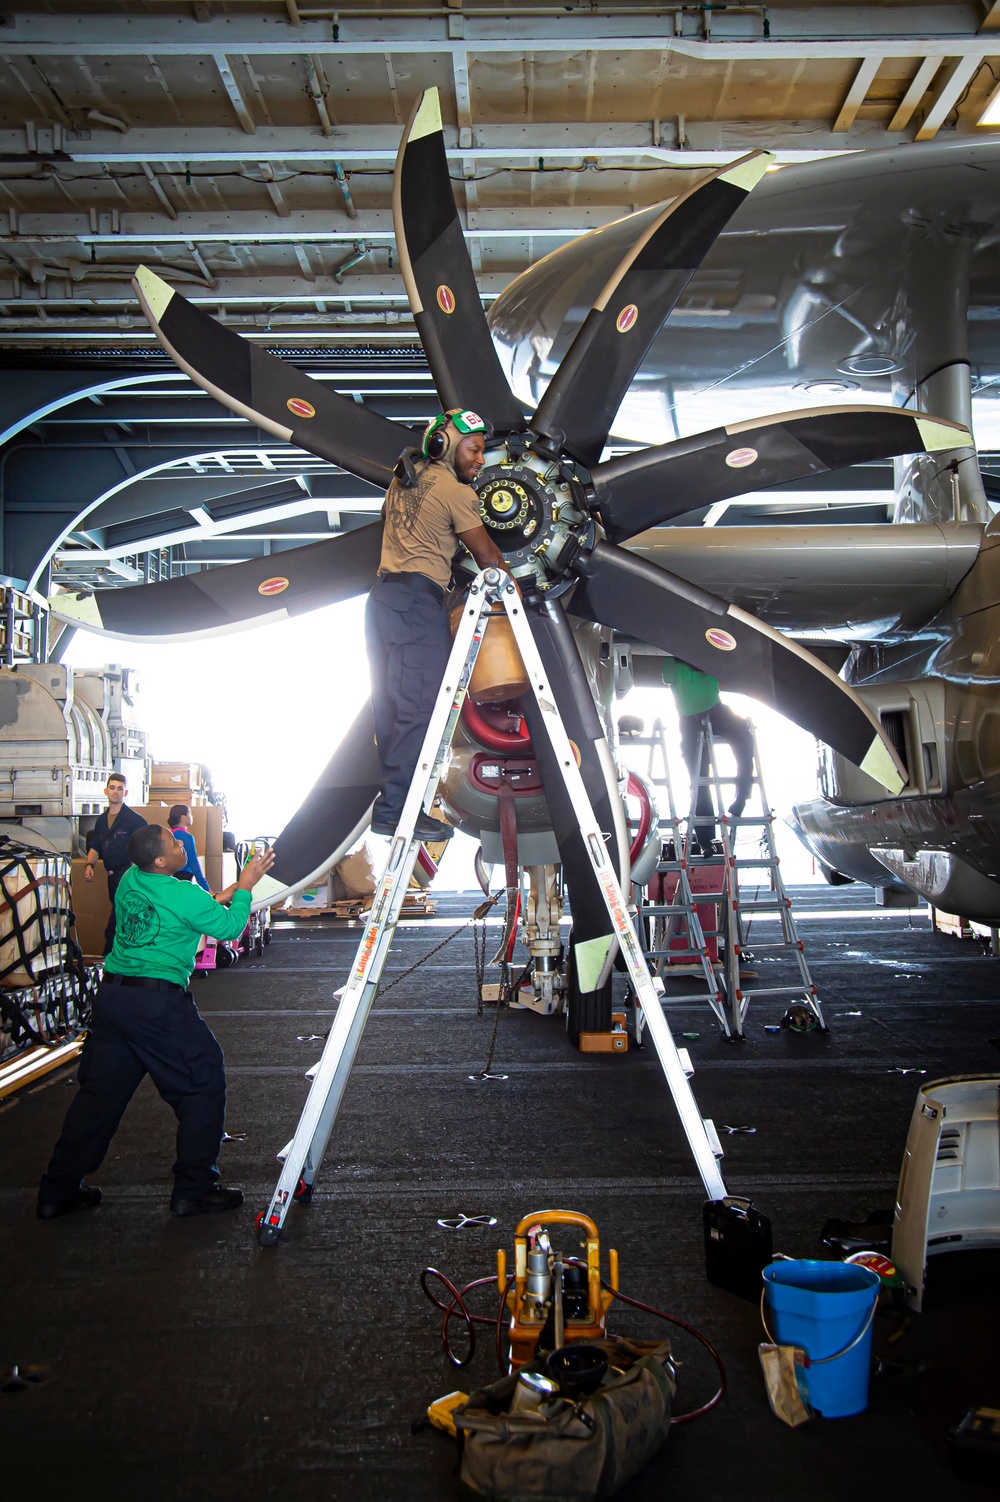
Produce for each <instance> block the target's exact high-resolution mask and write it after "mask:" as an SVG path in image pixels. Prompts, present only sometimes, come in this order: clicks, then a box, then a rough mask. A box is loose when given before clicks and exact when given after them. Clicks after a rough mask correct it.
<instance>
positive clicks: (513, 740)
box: [462, 699, 531, 754]
mask: <svg viewBox="0 0 1000 1502" xmlns="http://www.w3.org/2000/svg"><path fill="white" fill-rule="evenodd" d="M462 720H463V723H464V724H465V728H466V729H467V730H468V732H469V734H470V735H473V736H475V738H476V740H477V741H480V742H481V743H482V744H483V745H484V746H488V747H489V749H490V750H491V751H506V752H508V753H509V752H515V753H517V752H521V753H522V754H523V753H525V752H530V750H531V736H530V735H529V734H528V726H527V724H526V722H525V720H524V717H523V716H522V715H521V713H520V711H519V710H518V707H517V700H516V699H508V700H507V701H506V702H505V703H503V704H473V702H472V700H471V699H466V701H465V703H464V705H463V706H462Z"/></svg>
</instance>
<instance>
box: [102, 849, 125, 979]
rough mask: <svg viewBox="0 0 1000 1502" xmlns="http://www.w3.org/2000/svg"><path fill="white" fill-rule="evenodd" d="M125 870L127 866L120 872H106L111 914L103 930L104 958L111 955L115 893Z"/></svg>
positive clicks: (115, 921)
mask: <svg viewBox="0 0 1000 1502" xmlns="http://www.w3.org/2000/svg"><path fill="white" fill-rule="evenodd" d="M127 870H128V866H122V868H121V870H120V871H109V872H108V896H109V897H110V899H111V914H110V917H109V918H108V922H107V926H106V928H105V930H104V954H105V957H107V956H108V955H109V954H110V953H111V948H112V945H113V944H114V942H115V928H116V926H117V921H118V915H117V913H116V912H115V893H116V892H117V890H118V883H119V882H120V881H121V879H122V877H123V876H124V875H125V872H126V871H127Z"/></svg>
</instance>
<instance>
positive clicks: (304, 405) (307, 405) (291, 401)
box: [285, 396, 316, 417]
mask: <svg viewBox="0 0 1000 1502" xmlns="http://www.w3.org/2000/svg"><path fill="white" fill-rule="evenodd" d="M285 406H286V407H287V408H288V410H289V412H294V413H295V416H296V417H315V416H316V408H315V407H314V406H313V405H312V403H311V402H304V401H303V400H302V398H301V397H300V396H290V397H289V398H288V400H287V402H286V403H285Z"/></svg>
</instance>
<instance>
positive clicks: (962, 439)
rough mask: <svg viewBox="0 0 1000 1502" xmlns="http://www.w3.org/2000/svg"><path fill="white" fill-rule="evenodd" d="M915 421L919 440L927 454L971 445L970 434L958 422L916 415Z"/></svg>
mask: <svg viewBox="0 0 1000 1502" xmlns="http://www.w3.org/2000/svg"><path fill="white" fill-rule="evenodd" d="M916 421H917V431H918V432H919V434H920V441H921V443H922V444H923V446H924V450H925V452H926V453H928V454H936V453H940V452H941V451H942V450H943V449H964V448H971V447H972V446H973V439H972V434H971V433H970V432H969V430H968V428H965V427H963V426H962V424H961V423H960V422H946V421H945V420H944V419H943V418H939V417H918V418H917V420H916Z"/></svg>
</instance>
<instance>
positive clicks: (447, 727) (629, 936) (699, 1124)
mask: <svg viewBox="0 0 1000 1502" xmlns="http://www.w3.org/2000/svg"><path fill="white" fill-rule="evenodd" d="M494 603H500V604H501V605H502V607H503V609H504V611H505V612H506V615H507V619H508V620H509V622H510V626H511V629H512V631H513V633H514V639H515V641H516V643H517V646H518V649H519V651H520V653H521V657H522V659H523V661H524V665H525V668H526V670H527V675H528V679H529V682H530V684H531V692H532V693H533V694H534V696H535V700H536V702H537V705H538V710H539V714H540V716H541V719H542V723H543V725H544V727H545V732H546V734H547V735H548V737H549V740H550V741H551V743H552V748H553V751H554V753H555V758H556V760H557V762H558V763H559V767H560V770H561V773H562V777H563V781H564V783H565V786H566V791H567V793H568V795H569V798H570V800H571V802H572V805H573V811H574V814H575V815H576V819H577V823H578V825H579V828H580V832H581V834H582V836H583V842H584V847H585V849H586V852H587V857H588V859H589V861H590V865H591V868H592V870H593V874H594V877H595V879H596V881H597V884H598V887H599V889H600V892H601V896H602V898H603V900H604V905H605V907H606V909H607V912H608V916H609V918H610V920H611V925H612V930H613V933H614V935H615V937H616V938H617V941H618V944H619V947H620V949H621V953H622V957H623V959H624V961H625V965H626V968H627V970H628V973H629V977H630V979H631V982H632V988H633V990H634V993H635V998H636V1016H637V1018H638V1017H639V1016H640V1014H641V1016H642V1021H643V1026H644V1027H646V1028H648V1029H649V1035H650V1038H651V1039H652V1042H653V1046H654V1048H655V1050H656V1053H657V1055H658V1057H659V1062H660V1066H661V1068H662V1070H663V1074H664V1077H665V1079H666V1082H667V1086H668V1088H669V1090H670V1094H671V1096H672V1097H673V1101H674V1105H675V1107H676V1109H677V1114H678V1116H679V1117H680V1120H681V1126H682V1127H683V1130H684V1134H685V1136H686V1137H687V1140H688V1145H689V1147H690V1149H691V1152H692V1154H693V1156H694V1160H695V1164H696V1166H697V1169H698V1173H699V1175H700V1176H701V1180H702V1183H703V1184H704V1186H705V1190H706V1193H707V1194H708V1197H709V1199H711V1200H722V1199H725V1197H726V1186H725V1183H724V1181H723V1178H722V1171H721V1168H720V1166H719V1159H720V1158H721V1157H722V1146H721V1143H720V1142H719V1137H718V1133H717V1132H716V1130H715V1127H714V1125H713V1123H712V1122H711V1121H710V1120H708V1119H703V1118H702V1116H701V1113H700V1112H699V1110H698V1106H697V1103H696V1101H695V1098H694V1094H693V1092H692V1090H691V1086H690V1084H689V1081H688V1075H689V1073H690V1062H689V1061H688V1060H685V1059H683V1058H682V1057H681V1054H680V1051H679V1050H678V1048H677V1045H676V1044H675V1043H674V1039H673V1035H672V1033H671V1031H670V1026H669V1024H668V1022H667V1019H666V1017H665V1016H664V1012H663V1007H662V1004H661V1000H660V995H659V994H658V992H657V989H656V987H655V986H654V984H653V977H652V976H651V975H650V973H649V968H648V966H647V964H646V960H645V957H644V955H643V953H642V949H641V947H640V945H639V941H638V939H637V936H636V932H635V929H634V928H633V926H632V922H631V919H630V916H629V911H628V905H627V902H626V899H625V895H624V893H623V892H622V889H621V886H620V885H619V883H618V878H617V876H616V875H615V871H614V867H613V865H612V863H611V860H610V858H609V856H608V853H607V850H606V848H605V845H604V840H603V838H602V836H601V830H600V826H599V824H598V822H597V819H596V818H595V816H594V811H593V808H592V807H591V804H590V800H589V798H588V797H587V792H586V789H585V787H584V784H583V778H582V777H581V775H580V771H579V768H578V767H577V764H576V758H575V757H574V755H573V749H572V746H571V744H570V741H569V738H568V736H567V734H566V730H565V727H564V726H563V723H562V719H561V718H560V716H559V713H558V710H557V709H556V705H555V698H554V695H553V694H552V693H551V691H550V689H549V687H548V682H547V679H546V675H545V670H544V668H543V666H542V661H541V658H540V656H539V654H538V649H537V648H536V646H535V642H534V638H533V636H532V634H531V628H530V626H529V624H528V621H527V618H526V615H525V610H524V606H523V605H522V604H521V600H520V598H519V596H518V594H517V591H516V589H515V587H514V584H513V581H512V580H511V579H510V577H509V576H508V575H507V574H505V573H502V572H501V571H500V570H499V569H486V570H483V571H481V572H480V573H479V574H477V576H476V578H475V580H474V582H473V584H472V586H471V588H470V590H469V596H468V599H467V601H466V604H465V607H464V609H463V611H462V617H461V621H460V623H459V626H458V631H457V633H456V636H455V640H454V643H453V645H452V649H451V655H450V656H449V658H448V664H447V667H446V668H445V673H444V678H443V680H442V683H441V689H440V692H439V694H438V697H437V700H436V702H435V705H434V710H433V712H432V714H431V718H430V723H429V725H428V727H427V734H426V736H425V737H424V743H423V746H422V748H421V752H420V757H419V760H418V762H417V770H416V773H415V775H414V778H413V782H412V783H411V785H410V790H409V792H408V794H407V797H406V802H405V804H404V805H403V812H402V816H401V817H400V821H399V826H398V828H397V830H396V833H395V835H394V836H393V837H392V841H391V843H390V846H389V855H388V859H387V861H386V865H385V869H384V870H383V872H382V875H381V876H380V878H379V881H378V884H377V886H376V889H375V895H374V898H373V899H372V907H371V913H370V914H369V918H368V922H367V924H366V925H365V930H364V933H363V935H362V937H361V942H360V944H359V945H358V950H357V954H356V955H355V957H354V961H353V964H352V966H351V971H350V977H349V979H348V981H347V984H346V986H345V987H344V988H343V991H342V993H341V995H340V1004H339V1006H338V1008H337V1015H336V1017H335V1019H334V1023H333V1026H332V1027H331V1029H330V1032H329V1035H328V1037H327V1040H326V1044H325V1046H324V1049H323V1053H322V1056H321V1058H320V1060H319V1062H318V1063H317V1064H316V1065H314V1067H313V1069H312V1070H310V1071H309V1074H310V1076H311V1079H312V1083H311V1085H310V1089H309V1095H308V1097H307V1099H306V1103H305V1107H304V1108H303V1111H302V1115H301V1117H300V1118H299V1124H298V1126H297V1128H296V1130H295V1136H294V1137H293V1138H292V1140H291V1142H289V1143H288V1144H287V1146H286V1147H285V1148H283V1149H282V1151H281V1153H279V1154H278V1156H279V1159H283V1160H284V1161H283V1167H282V1169H281V1173H280V1176H279V1178H278V1182H277V1185H276V1186H275V1190H274V1194H273V1195H272V1197H271V1202H270V1204H269V1205H268V1207H267V1209H266V1210H265V1211H263V1212H262V1214H261V1215H260V1216H259V1218H258V1240H259V1242H260V1245H261V1246H274V1245H276V1243H277V1242H278V1240H279V1239H280V1236H281V1232H282V1228H283V1226H284V1223H285V1217H286V1216H287V1214H288V1211H289V1208H290V1207H291V1205H292V1203H293V1201H294V1200H296V1199H299V1200H302V1199H308V1198H309V1197H310V1196H311V1194H312V1188H313V1184H314V1182H315V1179H316V1175H317V1174H318V1172H319V1169H320V1166H321V1164H322V1162H323V1156H324V1154H325V1152H326V1149H327V1145H328V1143H329V1140H330V1135H331V1133H332V1131H333V1126H334V1123H335V1121H336V1119H337V1114H338V1112H339V1110H340V1106H341V1102H342V1101H343V1098H344V1092H345V1090H346V1088H347V1081H348V1078H349V1076H350V1072H351V1067H352V1065H353V1063H354V1059H355V1056H356V1054H357V1051H358V1046H359V1044H360V1042H361V1036H362V1033H363V1032H364V1027H365V1023H366V1021H367V1019H368V1014H369V1013H370V1011H371V1008H372V1004H373V1002H374V1000H375V997H376V995H377V993H378V986H379V980H380V978H381V975H382V970H383V968H384V966H385V962H386V959H387V957H388V954H389V948H390V945H391V943H392V938H393V934H394V932H395V928H396V924H397V922H398V919H399V914H400V911H401V909H402V905H403V897H404V895H405V893H406V889H407V886H408V884H409V880H410V873H411V872H412V870H413V865H414V862H415V861H416V858H417V852H418V850H419V847H420V841H419V840H418V839H417V838H416V836H415V835H414V827H415V825H416V821H417V817H418V815H419V814H420V813H421V812H422V811H427V810H429V809H430V807H431V804H432V802H433V800H434V796H435V794H436V792H437V787H438V782H439V781H440V778H441V773H442V770H443V767H444V763H445V759H446V758H447V756H448V754H449V751H450V748H451V742H452V738H453V736H454V733H455V728H456V726H457V724H458V718H459V715H460V714H461V711H462V706H463V704H464V703H465V698H466V693H467V690H468V685H469V679H470V677H471V675H472V669H473V666H474V665H475V661H476V658H477V656H478V654H479V648H480V646H481V644H482V639H483V634H484V632H485V630H486V625H487V622H488V620H489V614H490V610H491V608H492V606H493V605H494Z"/></svg>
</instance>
